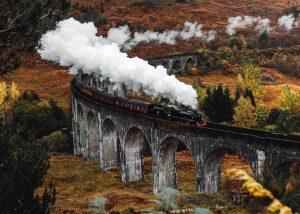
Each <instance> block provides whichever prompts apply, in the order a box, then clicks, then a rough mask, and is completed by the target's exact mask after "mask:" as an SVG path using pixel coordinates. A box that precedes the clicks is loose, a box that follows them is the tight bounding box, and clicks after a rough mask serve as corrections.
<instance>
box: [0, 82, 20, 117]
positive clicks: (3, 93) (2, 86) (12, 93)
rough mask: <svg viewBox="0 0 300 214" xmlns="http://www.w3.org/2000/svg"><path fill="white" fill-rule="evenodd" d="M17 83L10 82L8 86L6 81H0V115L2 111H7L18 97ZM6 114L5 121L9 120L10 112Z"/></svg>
mask: <svg viewBox="0 0 300 214" xmlns="http://www.w3.org/2000/svg"><path fill="white" fill-rule="evenodd" d="M20 95H21V94H20V92H19V91H18V89H17V85H16V84H15V83H12V84H11V85H10V86H8V85H7V84H6V82H4V81H3V82H0V116H1V114H2V113H3V112H9V111H10V109H11V107H12V105H13V104H14V102H15V101H16V100H17V99H18V98H19V97H20ZM5 115H6V121H8V120H9V118H8V117H10V114H5Z"/></svg>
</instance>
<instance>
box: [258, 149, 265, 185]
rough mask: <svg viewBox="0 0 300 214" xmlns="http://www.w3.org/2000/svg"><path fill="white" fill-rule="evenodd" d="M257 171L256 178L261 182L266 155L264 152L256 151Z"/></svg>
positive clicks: (263, 175)
mask: <svg viewBox="0 0 300 214" xmlns="http://www.w3.org/2000/svg"><path fill="white" fill-rule="evenodd" d="M256 153H257V170H256V177H257V178H258V179H259V180H260V181H263V180H264V178H265V162H266V154H265V151H262V150H257V151H256Z"/></svg>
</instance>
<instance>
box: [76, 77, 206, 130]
mask: <svg viewBox="0 0 300 214" xmlns="http://www.w3.org/2000/svg"><path fill="white" fill-rule="evenodd" d="M71 87H72V88H74V89H75V90H76V91H78V92H80V93H81V94H84V95H85V96H86V97H88V98H90V99H92V100H95V101H97V102H100V103H103V104H106V105H110V106H113V107H116V108H120V109H124V110H126V111H131V112H135V113H138V114H143V115H147V116H150V117H154V118H159V119H164V120H171V121H178V122H182V123H187V124H190V125H194V126H199V127H205V126H206V123H205V122H204V120H203V116H202V115H201V114H199V113H198V112H196V111H194V110H189V109H177V108H173V107H165V106H162V105H155V104H150V103H146V102H142V101H138V100H132V99H128V98H124V97H119V96H115V95H111V94H107V93H103V92H101V91H98V90H95V89H94V88H91V87H88V86H82V85H81V84H80V83H79V80H75V79H74V80H73V81H72V82H71Z"/></svg>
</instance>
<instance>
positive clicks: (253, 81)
mask: <svg viewBox="0 0 300 214" xmlns="http://www.w3.org/2000/svg"><path fill="white" fill-rule="evenodd" d="M237 84H238V87H239V88H241V89H242V90H243V92H245V91H246V90H247V89H248V90H251V91H252V93H253V96H254V98H255V102H256V103H257V102H258V101H259V100H260V98H261V97H262V95H263V92H264V90H263V87H262V74H261V70H260V68H258V67H256V66H254V65H251V64H250V65H249V64H248V65H245V66H243V67H242V68H241V70H240V72H239V74H238V80H237Z"/></svg>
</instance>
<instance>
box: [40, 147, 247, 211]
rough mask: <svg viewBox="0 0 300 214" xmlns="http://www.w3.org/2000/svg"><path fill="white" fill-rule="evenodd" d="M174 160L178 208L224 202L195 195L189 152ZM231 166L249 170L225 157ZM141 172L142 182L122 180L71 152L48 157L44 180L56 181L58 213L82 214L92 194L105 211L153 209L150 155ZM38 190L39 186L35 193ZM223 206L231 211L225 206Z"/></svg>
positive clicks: (211, 195)
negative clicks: (103, 201)
mask: <svg viewBox="0 0 300 214" xmlns="http://www.w3.org/2000/svg"><path fill="white" fill-rule="evenodd" d="M176 160H177V173H178V189H179V190H180V191H181V193H182V195H183V197H182V198H181V199H180V201H179V204H180V205H181V206H182V207H198V206H203V207H208V206H209V207H211V208H213V209H215V207H216V205H219V206H223V205H228V202H226V201H225V200H224V199H223V198H222V197H221V196H219V195H215V194H200V195H196V193H195V183H196V173H195V166H194V162H193V160H192V158H191V156H190V154H189V153H187V152H180V153H177V157H176ZM233 161H234V163H233ZM233 165H234V166H236V167H238V168H243V169H246V170H249V166H248V165H247V164H245V162H243V161H241V159H240V158H239V157H236V156H226V158H225V159H224V167H225V168H230V167H232V166H233ZM145 172H146V179H145V181H138V182H130V183H122V182H121V174H120V171H119V170H114V171H109V172H102V171H100V170H99V163H97V162H89V161H85V160H83V159H82V158H80V157H76V156H71V155H58V156H51V167H50V169H49V171H48V174H47V176H46V180H45V183H48V182H49V181H50V180H51V179H53V181H54V183H55V184H56V188H57V201H56V204H55V208H54V209H55V210H56V211H57V212H58V213H84V212H85V207H86V204H87V202H88V201H89V200H91V199H92V198H93V197H95V196H99V197H105V198H107V199H108V203H107V208H108V209H109V210H118V211H122V210H126V209H128V208H130V207H133V208H135V209H137V210H141V209H143V208H149V207H150V208H155V205H154V204H153V203H152V202H150V201H149V200H153V199H155V197H154V196H153V194H152V173H151V158H146V159H145ZM41 191H42V190H41V189H40V190H39V191H38V192H39V193H41ZM225 209H226V210H227V211H228V212H229V210H230V211H232V210H231V209H232V208H229V207H227V208H225ZM231 213H232V212H231Z"/></svg>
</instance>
